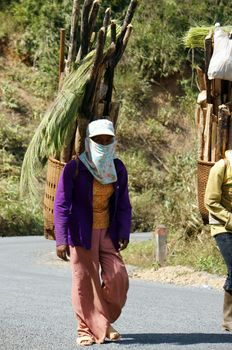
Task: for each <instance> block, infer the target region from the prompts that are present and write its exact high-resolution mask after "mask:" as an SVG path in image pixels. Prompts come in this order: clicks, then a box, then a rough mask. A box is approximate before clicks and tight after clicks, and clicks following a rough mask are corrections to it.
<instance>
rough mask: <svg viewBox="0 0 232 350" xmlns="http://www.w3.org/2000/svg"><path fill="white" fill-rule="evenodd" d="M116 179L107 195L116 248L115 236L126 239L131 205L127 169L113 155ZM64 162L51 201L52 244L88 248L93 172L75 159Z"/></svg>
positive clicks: (90, 227)
mask: <svg viewBox="0 0 232 350" xmlns="http://www.w3.org/2000/svg"><path fill="white" fill-rule="evenodd" d="M114 163H115V168H116V172H117V176H118V179H117V181H116V182H115V183H113V186H114V193H113V195H112V196H111V198H110V220H109V235H110V237H111V239H112V242H113V244H114V246H115V248H116V249H118V248H119V244H118V242H119V239H121V238H122V239H126V240H129V236H130V228H131V205H130V200H129V195H128V185H127V171H126V168H125V166H124V164H123V163H122V161H121V160H119V159H115V160H114ZM76 167H77V163H76V161H75V160H71V161H70V162H68V163H67V164H66V166H65V167H64V170H63V172H62V174H61V176H60V180H59V183H58V187H57V191H56V198H55V203H54V224H55V235H56V245H57V246H58V245H63V244H65V245H67V244H69V245H71V246H82V247H84V248H86V249H90V248H91V236H92V224H93V205H92V202H93V175H92V174H91V173H90V172H89V170H88V169H87V168H86V166H85V165H84V164H83V163H82V162H81V160H79V163H78V173H77V176H75V174H76Z"/></svg>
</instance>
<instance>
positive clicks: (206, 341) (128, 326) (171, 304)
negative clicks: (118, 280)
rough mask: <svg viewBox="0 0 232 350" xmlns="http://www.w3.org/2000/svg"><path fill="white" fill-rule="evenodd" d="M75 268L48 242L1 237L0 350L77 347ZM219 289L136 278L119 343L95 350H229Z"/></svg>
mask: <svg viewBox="0 0 232 350" xmlns="http://www.w3.org/2000/svg"><path fill="white" fill-rule="evenodd" d="M70 283H71V279H70V271H69V264H68V263H63V262H59V261H58V260H57V259H56V258H55V254H54V243H53V242H50V241H46V240H44V239H43V237H20V238H0V349H1V350H3V349H4V350H21V349H23V350H53V349H55V350H74V349H76V348H77V347H76V345H75V335H76V334H75V327H76V324H75V319H74V316H73V313H72V308H71V302H70ZM222 298H223V295H222V293H221V292H218V291H214V290H210V289H203V288H189V287H177V286H173V285H162V284H158V283H152V282H146V281H136V280H133V281H131V284H130V292H129V296H128V302H127V305H126V307H125V308H124V311H123V314H122V316H121V318H120V319H119V320H118V321H117V323H116V328H118V330H119V331H120V332H121V333H122V334H123V338H122V340H121V342H120V343H118V344H116V343H115V344H114V343H110V342H108V343H105V344H103V345H94V346H93V347H92V349H94V350H95V349H96V350H98V349H102V350H116V349H119V348H120V349H123V350H124V349H125V350H127V349H128V350H129V349H143V350H147V349H152V350H153V349H154V350H169V349H170V350H176V349H183V350H186V349H187V350H200V349H201V350H207V349H210V350H219V349H220V350H227V349H228V350H229V349H230V350H231V349H232V335H231V334H228V333H224V332H222V331H221V327H220V322H221V305H222Z"/></svg>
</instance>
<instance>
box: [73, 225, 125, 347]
mask: <svg viewBox="0 0 232 350" xmlns="http://www.w3.org/2000/svg"><path fill="white" fill-rule="evenodd" d="M91 246H92V248H91V250H86V249H84V248H82V247H70V260H71V268H72V304H73V309H74V311H75V314H76V317H77V321H78V336H83V335H86V334H88V335H91V336H92V337H93V339H94V341H95V342H96V343H102V342H104V340H105V338H106V333H107V329H108V327H109V325H110V323H112V322H114V321H116V319H117V318H118V317H119V315H120V313H121V310H122V307H123V306H124V304H125V302H126V297H127V291H128V287H129V280H128V274H127V271H126V268H125V265H124V263H123V260H122V258H121V255H120V253H118V252H117V251H116V249H115V248H114V246H113V243H112V241H111V239H110V237H109V235H108V234H107V230H106V229H95V230H93V232H92V245H91Z"/></svg>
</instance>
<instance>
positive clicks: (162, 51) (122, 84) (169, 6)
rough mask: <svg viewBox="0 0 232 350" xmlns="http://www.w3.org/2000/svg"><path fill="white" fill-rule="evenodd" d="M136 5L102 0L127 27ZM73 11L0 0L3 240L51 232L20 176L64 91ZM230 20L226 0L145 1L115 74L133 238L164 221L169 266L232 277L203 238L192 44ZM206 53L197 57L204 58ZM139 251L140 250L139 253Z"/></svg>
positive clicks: (60, 4)
mask: <svg viewBox="0 0 232 350" xmlns="http://www.w3.org/2000/svg"><path fill="white" fill-rule="evenodd" d="M128 3H129V0H127V1H122V0H114V1H110V2H109V1H107V0H102V2H101V13H102V14H103V11H104V10H105V8H106V7H108V5H111V7H112V11H113V12H114V17H115V18H118V19H119V20H120V19H121V18H123V16H122V15H123V13H124V11H125V9H126V7H127V5H128ZM71 8H72V0H43V1H42V0H23V1H22V0H18V1H16V0H11V1H6V0H3V1H1V5H0V79H1V87H0V107H1V117H0V123H1V131H0V152H1V155H2V157H1V159H3V162H2V163H0V189H1V193H2V196H1V199H0V206H1V211H0V229H1V234H2V235H16V234H24V235H26V234H42V213H41V211H42V210H41V207H39V203H38V207H37V208H34V207H32V206H31V205H30V203H29V201H28V199H26V198H24V199H22V200H19V195H18V187H19V175H20V168H21V164H22V159H23V155H24V153H25V151H26V148H27V145H28V143H29V141H30V139H31V137H32V135H33V134H34V131H35V128H36V127H37V126H38V124H39V122H40V120H41V117H42V116H43V114H44V112H45V110H46V109H47V106H48V103H49V102H50V101H52V100H53V99H54V96H55V95H56V92H57V87H58V78H57V75H58V74H57V67H58V51H59V28H60V27H64V28H65V29H66V33H67V35H66V37H67V40H68V36H69V25H70V13H71ZM231 18H232V8H231V6H229V5H228V4H227V1H224V0H220V1H216V0H215V1H212V0H205V1H204V2H202V1H200V0H192V1H189V0H183V1H181V2H180V1H177V0H160V1H159V2H158V3H157V6H154V1H153V0H147V1H142V0H141V1H140V6H139V8H138V10H137V13H136V16H135V18H134V20H133V26H134V33H133V35H132V37H131V40H130V42H129V46H128V48H127V51H126V53H125V55H124V57H123V60H122V62H121V64H120V65H119V67H118V69H117V72H116V76H115V96H116V98H117V99H119V100H120V101H121V102H122V108H121V114H120V118H119V122H118V129H117V134H118V154H119V156H120V157H121V158H122V159H123V161H124V162H125V163H126V165H127V168H128V172H129V186H130V193H131V201H132V205H133V228H132V229H133V231H134V230H137V231H150V230H152V229H153V228H154V227H155V226H156V225H157V224H161V223H165V225H167V226H168V227H169V232H170V235H169V246H170V247H169V249H170V251H171V254H170V257H169V261H168V263H170V264H179V263H183V264H191V266H195V267H196V268H200V269H205V270H207V271H216V272H223V268H222V263H221V258H220V256H219V255H218V252H217V250H216V248H214V242H213V241H212V239H211V238H210V235H209V233H208V231H206V233H204V234H203V236H204V237H203V236H202V229H203V225H202V223H201V220H200V217H199V213H198V211H197V203H196V156H197V151H196V135H195V131H194V109H195V100H196V95H197V89H196V85H195V82H194V75H193V73H192V71H191V67H190V62H189V51H188V50H186V49H185V48H184V45H183V37H184V35H185V33H186V31H187V30H188V29H189V28H190V27H191V26H213V25H214V23H215V22H217V21H219V22H220V23H221V24H222V25H223V26H227V25H230V24H231V23H230V20H231ZM97 26H98V27H99V26H100V22H99V23H97ZM66 51H67V47H66ZM199 53H200V51H194V57H195V59H196V60H198V59H199ZM43 181H44V173H42V174H41V184H43ZM41 199H42V191H41ZM204 232H205V231H204ZM202 237H203V238H202ZM176 242H178V243H176ZM206 242H209V244H208V245H207V244H206ZM146 245H147V243H146V244H145V243H144V244H141V249H140V244H138V245H136V247H135V245H131V247H129V248H128V251H127V252H126V253H125V254H129V255H130V256H131V257H132V256H133V255H135V256H136V260H137V261H138V256H139V261H142V260H143V259H142V258H141V255H140V254H142V255H143V256H144V257H145V258H146V257H148V256H149V254H152V251H151V247H149V246H148V247H147V246H146ZM137 249H138V250H140V253H138V254H137V253H136V254H134V251H136V250H137ZM149 252H150V253H149ZM196 252H197V253H196ZM199 252H200V253H199ZM126 259H130V258H129V257H127V256H126ZM128 261H130V260H128ZM149 261H150V259H149Z"/></svg>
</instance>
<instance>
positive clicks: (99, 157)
mask: <svg viewBox="0 0 232 350" xmlns="http://www.w3.org/2000/svg"><path fill="white" fill-rule="evenodd" d="M115 144H116V143H115V141H113V142H112V143H111V144H109V145H101V144H99V143H96V142H94V141H93V140H92V139H91V138H90V137H86V139H85V151H84V152H83V153H81V155H80V157H79V158H80V160H81V161H82V162H83V163H84V164H85V166H86V167H87V169H88V170H89V171H90V172H91V174H92V175H93V176H94V177H95V179H96V180H98V181H99V182H100V183H101V184H103V185H106V184H109V183H112V182H115V181H116V180H117V173H116V169H115V165H114V158H115Z"/></svg>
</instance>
